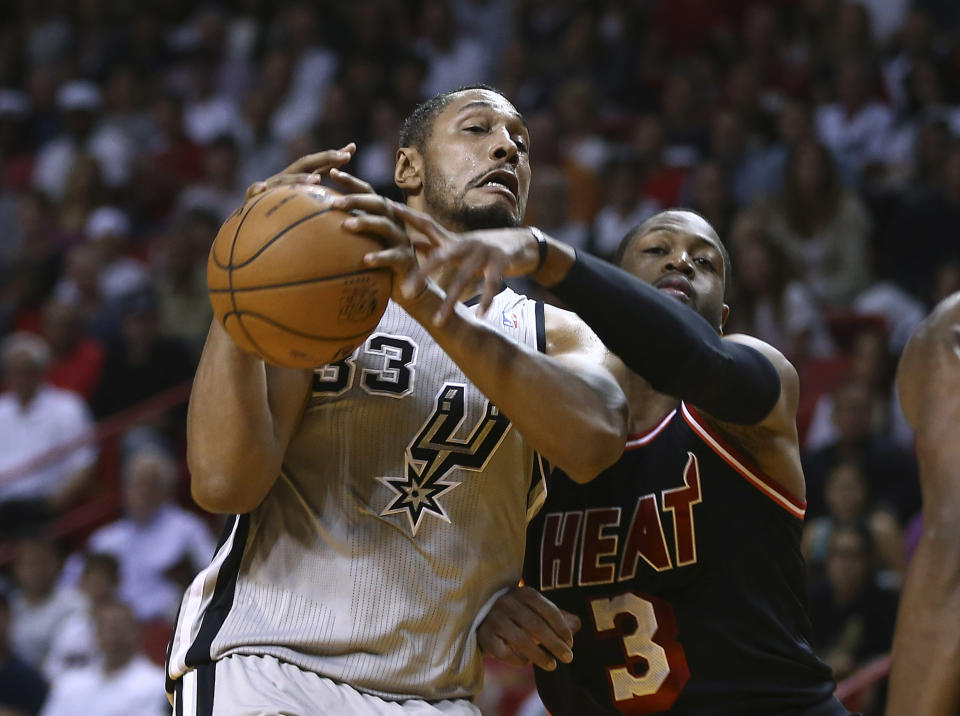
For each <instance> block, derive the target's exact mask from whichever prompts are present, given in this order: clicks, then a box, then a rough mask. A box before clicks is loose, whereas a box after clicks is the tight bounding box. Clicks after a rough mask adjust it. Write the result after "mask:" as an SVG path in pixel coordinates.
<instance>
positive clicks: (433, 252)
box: [394, 204, 540, 325]
mask: <svg viewBox="0 0 960 716" xmlns="http://www.w3.org/2000/svg"><path fill="white" fill-rule="evenodd" d="M394 213H395V214H396V216H397V217H399V218H400V219H402V220H403V221H404V223H405V224H406V225H407V227H408V228H410V229H414V230H415V231H416V232H417V233H418V234H419V235H421V236H422V237H424V239H425V241H424V243H423V246H424V247H425V253H426V257H425V258H424V259H423V261H422V262H421V263H420V265H419V266H418V267H417V269H416V270H415V271H412V272H411V273H410V275H409V276H408V278H407V280H406V281H405V282H404V285H403V286H402V287H401V290H402V291H403V292H404V294H405V295H417V294H418V293H420V291H422V290H423V288H424V286H425V285H426V282H427V278H428V277H429V276H430V275H431V274H432V273H433V272H435V271H438V270H439V271H440V272H441V276H442V278H441V279H440V280H439V283H440V287H441V288H443V290H444V291H445V292H446V294H447V295H446V299H445V300H444V302H443V304H442V305H441V306H440V309H439V310H438V311H437V320H436V322H437V323H438V324H441V325H442V324H443V323H444V322H445V321H446V320H447V319H448V318H449V317H450V314H451V313H453V309H454V306H455V305H456V303H457V301H458V300H459V299H460V297H461V296H462V295H463V292H464V291H466V290H467V289H468V288H469V287H470V285H471V284H473V283H474V282H476V281H477V280H482V281H483V287H482V290H481V296H480V304H479V306H478V310H479V313H480V315H483V314H485V313H486V312H487V310H488V309H489V308H490V305H491V304H492V303H493V299H494V297H495V296H496V295H497V294H498V293H499V292H500V283H501V281H503V279H504V278H505V277H510V276H524V275H526V274H529V273H532V272H534V271H535V270H536V269H537V266H538V265H539V263H540V247H539V245H538V243H537V239H536V237H534V235H533V234H532V233H531V232H530V230H529V229H526V228H512V229H488V230H483V231H468V232H466V233H463V234H456V233H454V232H452V231H450V230H448V229H446V228H444V227H443V226H441V225H440V224H439V223H438V222H437V221H436V220H435V219H433V217H431V216H429V215H427V214H424V213H423V212H421V211H416V210H415V209H411V208H410V207H408V206H406V205H404V204H396V206H395V209H394Z"/></svg>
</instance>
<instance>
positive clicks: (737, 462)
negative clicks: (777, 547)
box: [680, 403, 807, 520]
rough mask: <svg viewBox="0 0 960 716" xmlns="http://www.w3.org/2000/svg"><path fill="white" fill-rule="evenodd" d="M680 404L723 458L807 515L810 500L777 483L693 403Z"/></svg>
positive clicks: (781, 501)
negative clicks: (717, 428)
mask: <svg viewBox="0 0 960 716" xmlns="http://www.w3.org/2000/svg"><path fill="white" fill-rule="evenodd" d="M680 408H681V410H682V412H683V417H684V419H685V420H686V421H687V424H688V425H690V427H691V428H693V430H694V432H696V433H697V435H699V436H700V437H701V438H702V439H703V441H704V442H705V443H706V444H707V445H709V446H710V448H711V449H712V450H713V451H714V452H715V453H717V455H719V456H720V457H721V458H723V461H724V462H726V463H727V464H728V465H729V466H730V467H732V468H733V469H734V470H736V471H737V472H739V473H740V474H741V475H742V476H743V477H745V478H747V480H748V481H749V482H750V484H752V485H753V486H754V487H756V488H757V489H758V490H760V491H761V492H762V493H763V494H764V495H766V496H767V497H769V498H770V499H771V500H773V501H774V502H776V503H777V504H778V505H780V506H781V507H782V508H783V509H785V510H786V511H787V512H789V513H790V514H791V515H793V516H794V517H796V518H798V519H801V520H802V519H803V516H804V514H805V513H806V511H807V501H806V500H800V499H798V498H796V497H794V496H793V495H790V494H789V493H787V492H786V491H784V489H783V488H782V487H781V486H780V485H778V484H777V482H776V481H775V480H774V479H773V478H771V477H770V476H769V475H767V474H766V473H764V472H763V471H762V470H760V469H759V468H758V467H757V466H756V465H754V464H753V462H752V461H750V460H748V459H747V458H745V457H744V456H743V455H741V454H740V453H739V452H738V451H737V450H735V449H734V448H733V447H731V445H730V444H729V443H728V442H727V441H726V440H724V439H723V438H722V437H720V436H719V435H718V434H717V433H716V431H714V430H713V429H712V428H710V427H709V426H708V425H707V424H706V421H705V420H704V419H703V418H702V417H701V416H700V414H699V413H697V411H696V410H695V409H694V407H693V406H692V405H687V404H686V403H681V404H680Z"/></svg>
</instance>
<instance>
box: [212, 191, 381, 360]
mask: <svg viewBox="0 0 960 716" xmlns="http://www.w3.org/2000/svg"><path fill="white" fill-rule="evenodd" d="M336 196H339V194H338V193H337V192H335V191H333V190H331V189H327V188H324V187H320V186H316V185H303V184H288V185H283V186H279V187H274V188H272V189H268V190H267V191H265V192H263V193H262V194H258V195H257V196H255V197H253V198H252V199H251V200H250V201H248V202H247V203H246V204H245V205H243V206H242V207H240V208H239V209H237V210H236V211H234V212H233V214H231V215H230V217H229V218H228V219H227V220H226V221H225V222H224V224H223V226H221V227H220V231H219V232H218V233H217V237H216V239H214V242H213V246H212V247H211V249H210V257H209V259H208V261H207V288H208V290H209V293H210V303H211V304H212V306H213V312H214V314H215V315H216V317H217V320H219V321H220V323H222V324H223V327H224V328H225V329H226V330H227V333H228V334H230V337H231V338H232V339H233V340H234V342H235V343H236V344H237V345H238V346H239V347H240V348H241V349H242V350H244V351H246V352H248V353H252V354H254V355H256V356H259V357H260V358H262V359H263V360H265V361H267V362H268V363H272V364H274V365H278V366H281V367H284V368H316V367H318V366H321V365H326V364H327V363H333V362H336V361H338V360H340V359H342V358H345V357H346V356H348V355H350V353H352V352H353V350H354V349H355V348H356V347H357V346H358V345H360V344H361V343H362V342H363V341H364V340H365V339H366V338H367V336H369V335H370V333H372V332H373V329H374V328H376V326H377V324H378V323H379V322H380V317H381V316H382V315H383V312H384V311H385V310H386V307H387V301H388V300H389V298H390V291H391V288H392V274H391V273H390V271H389V270H388V269H384V268H376V269H371V268H367V267H366V266H365V265H364V264H363V256H364V254H366V253H369V252H371V251H378V250H381V249H382V246H381V244H380V243H379V242H377V241H376V240H374V239H372V238H367V237H365V236H360V235H358V234H353V233H350V232H349V231H345V230H344V229H342V228H341V224H342V222H343V220H344V219H345V218H347V217H348V216H349V214H347V213H345V212H343V211H337V210H333V209H330V208H329V205H330V202H331V201H332V200H333V198H334V197H336Z"/></svg>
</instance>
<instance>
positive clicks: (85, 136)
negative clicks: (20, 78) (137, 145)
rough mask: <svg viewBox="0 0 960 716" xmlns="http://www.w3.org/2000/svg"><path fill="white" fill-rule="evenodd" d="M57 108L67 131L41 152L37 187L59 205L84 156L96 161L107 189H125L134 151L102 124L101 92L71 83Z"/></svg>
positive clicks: (36, 171)
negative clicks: (77, 162)
mask: <svg viewBox="0 0 960 716" xmlns="http://www.w3.org/2000/svg"><path fill="white" fill-rule="evenodd" d="M57 107H58V108H59V110H60V112H61V113H62V115H63V121H64V125H65V130H66V131H65V132H64V133H63V134H62V135H60V136H58V137H56V138H54V139H51V140H50V141H49V142H47V143H46V144H44V145H43V146H42V147H41V148H40V151H39V153H38V154H37V162H36V165H35V166H34V170H33V185H34V186H35V187H37V188H39V189H41V190H43V191H44V192H45V193H46V194H47V196H49V197H50V198H51V199H54V200H56V201H59V200H60V199H62V198H63V196H64V193H65V190H66V185H67V175H68V173H69V172H70V168H71V167H72V166H73V162H74V160H75V159H76V158H77V156H79V155H82V154H88V155H89V156H91V157H93V158H94V159H95V160H96V162H97V165H98V167H99V168H100V171H101V172H102V174H103V179H104V181H105V182H106V184H107V186H109V187H113V188H116V187H121V186H123V185H125V184H126V183H127V181H128V180H129V178H130V168H131V162H132V159H133V148H132V147H131V146H130V145H129V144H128V143H127V140H126V137H125V136H124V135H123V134H122V133H121V132H120V131H119V130H117V129H115V128H112V127H109V126H107V125H104V124H101V123H100V122H99V112H100V107H101V96H100V88H99V87H98V86H97V85H96V84H94V83H92V82H88V81H86V80H73V81H70V82H67V83H65V84H64V85H63V86H62V87H60V89H59V90H58V91H57Z"/></svg>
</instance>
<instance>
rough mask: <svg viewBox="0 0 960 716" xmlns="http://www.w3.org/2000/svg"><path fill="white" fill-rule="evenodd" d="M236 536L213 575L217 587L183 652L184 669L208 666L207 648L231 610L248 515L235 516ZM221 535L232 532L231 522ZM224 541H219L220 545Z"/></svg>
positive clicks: (245, 541)
mask: <svg viewBox="0 0 960 716" xmlns="http://www.w3.org/2000/svg"><path fill="white" fill-rule="evenodd" d="M234 519H235V520H236V521H237V533H236V534H235V535H234V537H233V544H232V545H231V547H230V554H228V555H227V558H226V560H224V563H223V566H222V567H221V568H220V573H219V574H218V575H217V586H216V587H215V588H214V590H213V597H212V598H211V599H210V603H209V604H208V605H207V608H206V611H205V612H204V614H203V621H201V623H200V629H199V631H198V632H197V637H196V639H194V641H193V644H191V645H190V648H189V649H187V653H186V657H185V658H184V661H185V663H186V664H187V666H199V665H200V664H208V663H210V647H211V645H212V644H213V640H214V639H215V638H216V636H217V634H218V633H219V632H220V628H221V627H222V626H223V623H224V622H225V621H226V620H227V614H229V613H230V609H231V608H232V607H233V596H234V593H235V592H236V589H237V577H238V576H239V575H240V561H241V560H242V559H243V552H244V549H245V548H246V546H247V535H248V534H249V532H250V515H249V514H246V515H237V516H235V517H234ZM223 529H224V533H225V534H229V532H230V531H232V530H233V523H232V521H230V522H227V524H226V525H224V527H223ZM225 539H226V538H221V544H223V543H224V541H225Z"/></svg>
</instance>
